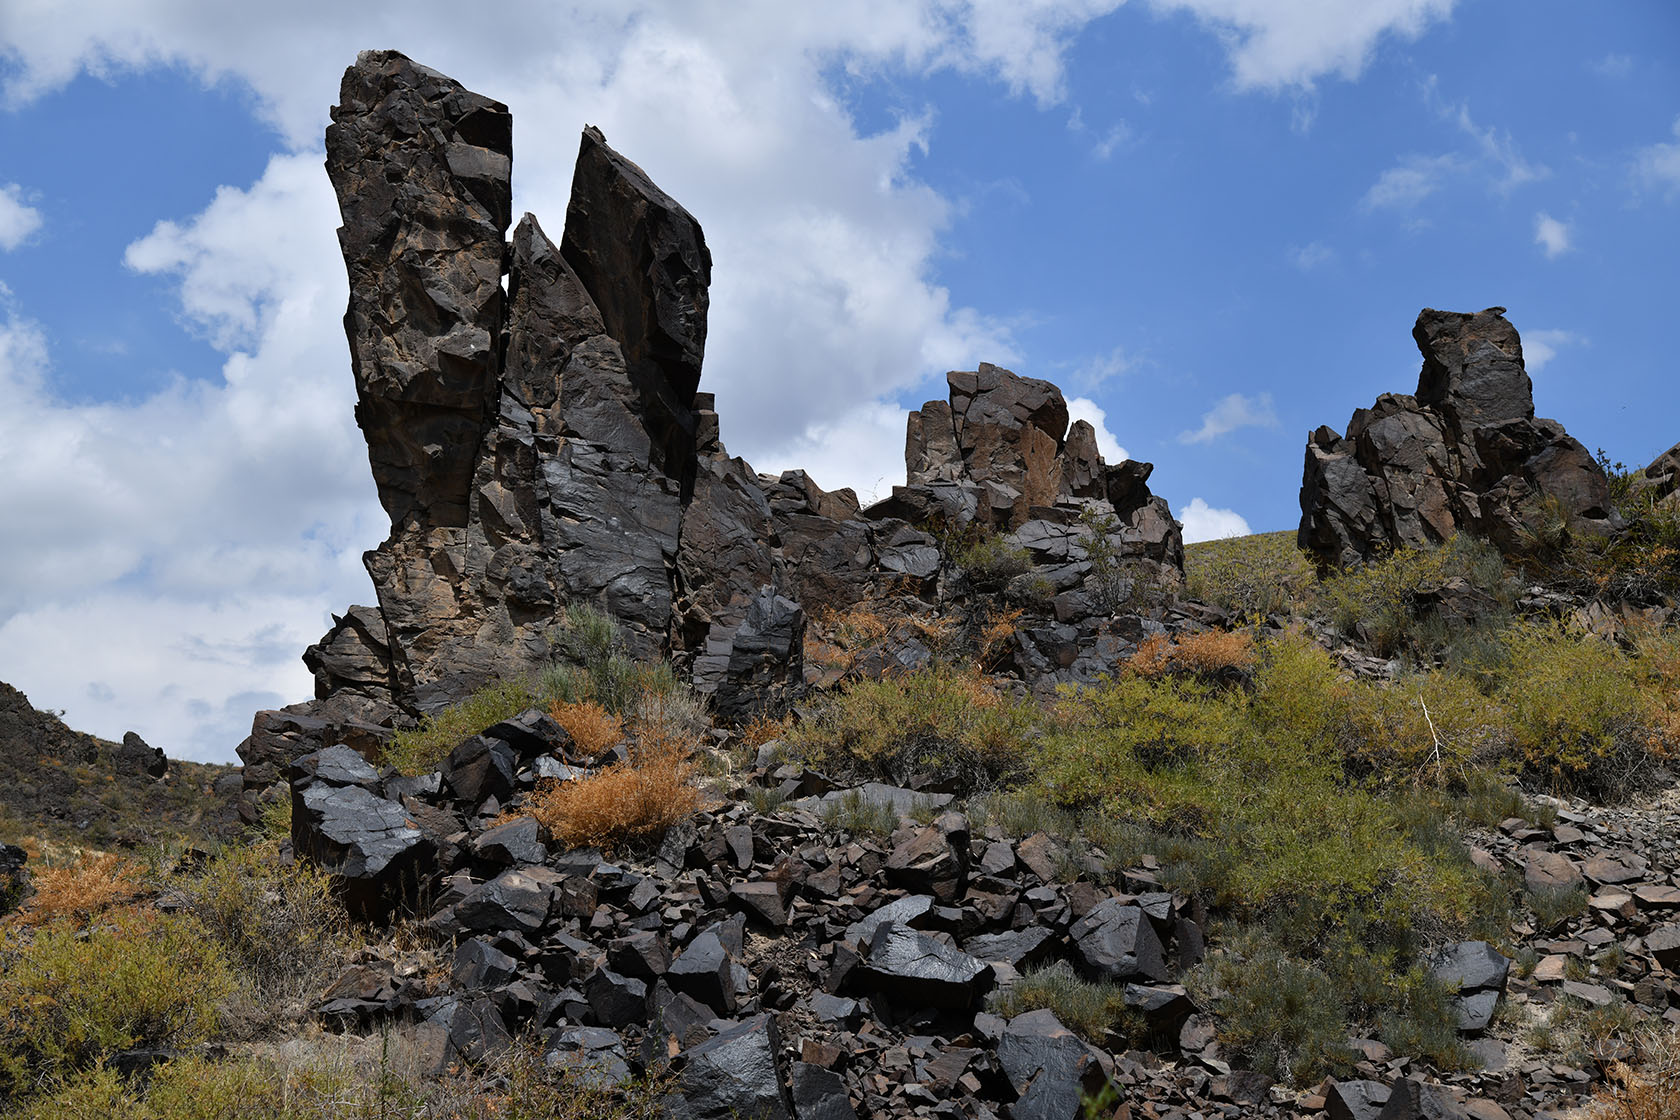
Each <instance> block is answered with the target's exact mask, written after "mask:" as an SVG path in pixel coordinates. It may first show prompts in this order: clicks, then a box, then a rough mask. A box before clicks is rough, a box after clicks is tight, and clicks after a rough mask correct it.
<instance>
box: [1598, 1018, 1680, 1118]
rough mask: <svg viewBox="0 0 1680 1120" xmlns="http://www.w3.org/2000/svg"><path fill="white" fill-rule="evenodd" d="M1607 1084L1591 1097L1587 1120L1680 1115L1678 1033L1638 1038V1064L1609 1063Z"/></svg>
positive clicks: (1657, 1031) (1660, 1032)
mask: <svg viewBox="0 0 1680 1120" xmlns="http://www.w3.org/2000/svg"><path fill="white" fill-rule="evenodd" d="M1608 1073H1609V1078H1610V1079H1609V1081H1607V1082H1606V1083H1605V1084H1604V1085H1602V1086H1600V1087H1599V1090H1598V1092H1597V1093H1595V1094H1593V1099H1592V1103H1591V1104H1590V1105H1589V1106H1588V1108H1587V1113H1586V1115H1587V1120H1672V1118H1673V1117H1675V1116H1680V1032H1677V1031H1674V1030H1668V1029H1664V1030H1653V1031H1650V1032H1648V1033H1646V1034H1645V1035H1643V1036H1642V1037H1641V1038H1640V1039H1639V1062H1638V1064H1637V1065H1635V1066H1630V1065H1628V1064H1626V1063H1624V1062H1612V1063H1611V1064H1610V1068H1609V1070H1608Z"/></svg>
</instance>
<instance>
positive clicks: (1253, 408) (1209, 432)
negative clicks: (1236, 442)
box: [1178, 393, 1278, 443]
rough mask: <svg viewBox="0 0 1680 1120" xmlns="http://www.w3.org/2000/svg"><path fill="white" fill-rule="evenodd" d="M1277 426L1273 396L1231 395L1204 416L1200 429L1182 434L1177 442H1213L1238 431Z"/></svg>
mask: <svg viewBox="0 0 1680 1120" xmlns="http://www.w3.org/2000/svg"><path fill="white" fill-rule="evenodd" d="M1277 423H1278V418H1277V413H1276V412H1275V411H1274V410H1273V408H1272V395H1271V394H1270V393H1261V394H1260V395H1259V396H1257V397H1246V396H1244V395H1243V394H1241V393H1232V394H1231V395H1230V396H1228V397H1223V398H1221V399H1220V400H1219V402H1218V403H1217V404H1215V405H1214V406H1213V407H1212V408H1210V409H1208V410H1207V411H1206V412H1204V413H1203V414H1202V426H1201V427H1200V428H1197V429H1196V430H1195V431H1193V432H1180V433H1179V436H1178V440H1179V442H1180V443H1211V442H1213V441H1214V440H1215V439H1218V438H1219V437H1220V436H1222V435H1224V434H1225V433H1227V432H1234V431H1236V430H1237V429H1238V428H1275V427H1277Z"/></svg>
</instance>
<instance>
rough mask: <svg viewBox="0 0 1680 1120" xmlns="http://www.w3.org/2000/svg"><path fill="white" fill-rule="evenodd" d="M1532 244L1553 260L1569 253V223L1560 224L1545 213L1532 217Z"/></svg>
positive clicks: (1548, 258)
mask: <svg viewBox="0 0 1680 1120" xmlns="http://www.w3.org/2000/svg"><path fill="white" fill-rule="evenodd" d="M1534 243H1535V244H1536V245H1538V246H1540V248H1541V249H1543V250H1544V251H1545V253H1546V259H1547V260H1555V259H1557V258H1558V257H1561V256H1562V255H1563V254H1565V253H1567V252H1569V223H1568V222H1560V221H1558V220H1557V219H1556V218H1554V217H1552V216H1551V215H1550V214H1548V213H1546V212H1545V211H1541V212H1540V213H1538V214H1536V215H1534Z"/></svg>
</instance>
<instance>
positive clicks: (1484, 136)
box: [1429, 79, 1552, 194]
mask: <svg viewBox="0 0 1680 1120" xmlns="http://www.w3.org/2000/svg"><path fill="white" fill-rule="evenodd" d="M1433 83H1434V80H1433V79H1431V84H1430V87H1429V88H1430V90H1431V91H1432V92H1433V90H1434V84H1433ZM1448 112H1449V116H1450V118H1451V119H1452V120H1453V122H1454V123H1456V124H1457V125H1458V127H1459V130H1460V131H1461V132H1463V133H1464V134H1465V135H1466V136H1468V137H1470V138H1471V139H1472V140H1474V141H1475V142H1476V146H1477V147H1478V148H1479V149H1480V150H1481V163H1482V165H1483V166H1484V167H1485V168H1489V169H1492V170H1494V171H1496V172H1497V175H1496V176H1495V178H1494V179H1493V188H1494V190H1495V191H1497V192H1498V193H1499V194H1510V193H1511V191H1512V190H1514V189H1515V188H1517V187H1520V186H1522V185H1523V184H1524V183H1534V182H1538V181H1539V180H1541V179H1544V178H1547V177H1548V176H1550V175H1551V173H1552V171H1551V168H1549V167H1547V166H1546V165H1544V164H1539V163H1530V162H1528V160H1526V159H1524V158H1523V154H1522V153H1521V152H1520V151H1518V150H1517V145H1516V141H1514V140H1512V139H1511V134H1510V132H1504V133H1501V132H1500V131H1499V130H1497V129H1495V128H1492V127H1488V128H1480V127H1478V126H1477V125H1476V122H1475V121H1474V120H1472V119H1471V117H1470V106H1469V104H1468V103H1460V104H1459V105H1457V106H1456V107H1453V108H1452V109H1450V110H1449V111H1448Z"/></svg>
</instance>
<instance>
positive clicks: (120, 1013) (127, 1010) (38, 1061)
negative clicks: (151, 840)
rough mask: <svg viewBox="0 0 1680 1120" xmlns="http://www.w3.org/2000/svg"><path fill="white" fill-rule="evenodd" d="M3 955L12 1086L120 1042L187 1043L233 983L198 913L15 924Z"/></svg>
mask: <svg viewBox="0 0 1680 1120" xmlns="http://www.w3.org/2000/svg"><path fill="white" fill-rule="evenodd" d="M0 961H3V963H4V970H3V974H0V1006H4V1007H5V1008H7V1009H8V1012H9V1014H8V1015H7V1017H6V1019H5V1020H4V1022H0V1082H3V1083H4V1087H5V1088H6V1089H7V1090H9V1091H11V1092H12V1093H14V1094H15V1093H16V1092H17V1091H18V1090H19V1089H21V1088H22V1087H24V1086H25V1085H28V1084H30V1083H31V1082H33V1081H34V1080H35V1079H36V1078H39V1077H40V1076H42V1075H43V1074H46V1075H52V1074H56V1073H63V1072H66V1071H68V1070H71V1069H75V1068H79V1067H82V1066H86V1065H87V1064H89V1063H91V1062H93V1061H94V1060H95V1059H97V1058H98V1057H99V1056H100V1055H102V1054H106V1053H110V1052H113V1051H116V1050H123V1049H128V1048H131V1047H135V1046H140V1045H155V1046H174V1047H184V1046H190V1045H193V1044H194V1043H196V1042H199V1041H201V1040H203V1039H204V1038H205V1037H206V1036H208V1035H209V1033H210V1032H211V1031H212V1030H213V1029H214V1028H215V1026H216V1021H217V1013H216V1007H217V1004H218V1002H219V1001H220V1000H222V999H223V998H224V997H226V996H227V995H228V994H229V993H230V992H231V991H232V990H233V985H234V978H233V972H232V970H231V969H230V968H229V967H228V963H227V960H226V958H225V957H224V956H223V954H222V952H221V950H220V948H219V947H218V946H217V944H216V942H215V940H214V939H213V938H211V937H210V936H209V935H208V931H206V930H205V928H204V926H203V925H202V924H201V923H199V922H198V921H197V920H196V919H194V918H192V917H189V916H186V915H181V914H173V915H171V914H160V913H158V912H156V911H153V910H134V909H119V910H109V911H106V912H105V913H104V914H102V915H100V916H99V918H98V919H97V920H96V922H95V924H94V925H92V926H90V927H88V928H86V929H83V928H81V927H79V926H77V925H75V924H73V923H70V922H57V923H54V924H52V925H46V926H41V927H39V928H37V929H33V930H24V929H21V928H15V927H14V928H12V929H9V930H7V931H5V933H4V935H3V939H0Z"/></svg>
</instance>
